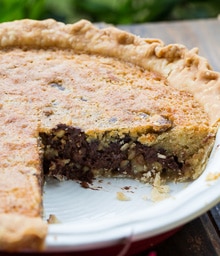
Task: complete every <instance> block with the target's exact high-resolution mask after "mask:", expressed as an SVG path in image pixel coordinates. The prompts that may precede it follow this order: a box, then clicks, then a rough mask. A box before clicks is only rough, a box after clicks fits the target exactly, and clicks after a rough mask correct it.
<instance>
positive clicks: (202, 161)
mask: <svg viewBox="0 0 220 256" xmlns="http://www.w3.org/2000/svg"><path fill="white" fill-rule="evenodd" d="M0 67H1V68H0V90H1V91H0V93H1V96H0V97H1V101H0V124H1V128H0V145H1V148H0V248H1V250H11V251H15V250H25V249H33V250H40V249H42V248H43V246H44V241H45V237H46V235H47V228H48V224H47V223H45V222H44V221H43V220H42V218H41V216H42V212H43V209H42V186H43V180H44V175H49V176H53V177H55V178H57V179H59V180H65V179H74V180H80V181H82V182H87V183H89V182H92V180H93V179H94V178H95V177H129V178H132V179H138V180H140V181H141V182H149V183H153V181H154V179H155V177H156V176H157V178H158V175H159V177H160V179H161V180H162V181H164V182H166V181H175V182H181V181H185V180H189V179H190V180H193V179H196V178H197V177H198V176H199V175H200V174H201V173H202V172H203V170H204V168H205V166H206V163H207V161H208V158H209V154H210V151H211V149H212V146H213V142H214V140H215V135H216V131H217V128H218V123H219V116H220V104H219V97H220V74H219V73H217V72H214V71H212V70H211V68H210V66H209V64H208V62H207V61H206V59H204V58H202V57H200V56H199V55H198V54H197V49H192V50H188V49H186V47H184V46H182V45H179V44H171V45H164V44H163V42H162V41H160V40H156V39H143V38H139V37H137V36H135V35H132V34H129V33H127V32H124V31H120V30H118V29H116V28H113V27H109V28H105V29H98V28H96V27H95V26H93V25H92V24H91V23H90V22H88V21H86V20H81V21H79V22H77V23H75V24H71V25H65V24H63V23H59V22H56V21H54V20H44V21H34V20H20V21H14V22H7V23H2V24H0Z"/></svg>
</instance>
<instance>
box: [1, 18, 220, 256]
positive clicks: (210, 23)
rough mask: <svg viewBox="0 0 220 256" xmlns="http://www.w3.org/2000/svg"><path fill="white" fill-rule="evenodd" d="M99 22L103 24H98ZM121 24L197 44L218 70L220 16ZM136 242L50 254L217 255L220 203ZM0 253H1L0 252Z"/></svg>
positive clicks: (144, 34) (168, 40) (134, 30)
mask: <svg viewBox="0 0 220 256" xmlns="http://www.w3.org/2000/svg"><path fill="white" fill-rule="evenodd" d="M100 26H105V25H103V24H101V25H100ZM120 28H122V29H124V30H127V31H130V32H132V33H134V34H137V35H140V36H142V37H154V38H160V39H162V40H163V41H164V42H165V43H166V44H169V43H180V44H184V45H186V46H187V47H188V48H189V49H191V48H194V47H198V48H199V52H200V55H202V56H204V57H206V58H207V59H208V60H209V63H210V64H211V66H212V67H213V69H214V70H216V71H220V20H217V19H207V20H196V21H181V22H170V23H169V22H164V23H148V24H141V25H131V26H120ZM219 196H220V190H219ZM139 246H140V245H136V248H135V247H133V252H134V253H132V251H131V250H130V251H128V253H127V254H118V253H119V252H120V251H121V249H122V248H123V246H122V247H121V248H120V247H118V248H115V249H113V250H111V249H107V250H105V251H101V252H92V251H90V252H87V253H75V252H72V253H71V252H68V253H59V254H58V253H56V254H49V255H57V256H58V255H62V256H64V255H65V256H67V255H68V256H72V255H79V256H80V255H88V256H98V255H103V256H106V255H111V256H117V255H118V256H119V255H120V256H122V255H123V256H125V255H135V256H175V255H177V256H203V255H204V256H218V255H220V204H219V205H216V206H215V207H214V208H213V209H211V210H210V211H209V212H207V213H205V214H204V215H202V216H201V217H199V218H197V219H195V220H192V221H191V222H189V223H187V224H186V225H185V226H183V227H182V228H181V229H179V230H178V231H177V232H175V234H174V235H171V236H170V237H169V238H167V239H165V240H164V241H162V242H160V243H159V244H157V245H154V246H153V244H152V247H151V248H148V249H146V248H145V246H144V242H143V243H142V244H141V246H140V247H139ZM135 251H136V252H135ZM0 255H4V254H3V253H0ZM31 255H36V254H31ZM41 255H42V254H41Z"/></svg>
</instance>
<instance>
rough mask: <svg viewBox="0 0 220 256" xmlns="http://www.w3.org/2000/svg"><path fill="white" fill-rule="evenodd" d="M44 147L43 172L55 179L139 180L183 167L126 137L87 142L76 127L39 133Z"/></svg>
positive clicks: (159, 150) (59, 126)
mask: <svg viewBox="0 0 220 256" xmlns="http://www.w3.org/2000/svg"><path fill="white" fill-rule="evenodd" d="M40 137H41V139H42V143H43V145H44V159H43V166H44V172H45V173H46V174H48V175H51V176H55V177H65V178H67V179H77V180H80V181H86V182H92V179H93V178H94V172H97V171H98V172H99V173H100V174H101V175H102V176H109V175H111V176H123V175H126V176H127V177H135V178H141V176H142V175H143V173H147V172H149V171H150V172H151V173H155V171H156V172H158V171H159V172H160V173H161V176H163V175H167V173H169V175H170V174H172V175H176V173H177V172H180V171H181V169H182V166H183V164H182V163H180V162H179V161H178V158H177V157H176V156H173V155H169V154H168V153H167V152H166V150H164V149H156V148H154V147H149V146H145V145H143V144H141V143H139V142H138V141H133V140H132V139H131V138H130V137H129V135H125V137H124V138H118V139H117V138H116V139H115V140H114V141H113V142H110V143H108V144H107V145H105V144H103V142H102V141H99V140H97V139H94V140H91V141H88V140H87V135H86V134H85V133H84V132H83V131H81V130H80V129H78V128H74V127H69V126H66V125H63V124H60V125H58V126H57V128H54V129H53V130H52V131H51V132H50V133H40Z"/></svg>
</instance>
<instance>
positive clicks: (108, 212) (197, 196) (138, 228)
mask: <svg viewBox="0 0 220 256" xmlns="http://www.w3.org/2000/svg"><path fill="white" fill-rule="evenodd" d="M219 144H220V132H218V135H217V138H216V143H215V145H214V148H213V151H212V154H211V157H210V160H209V163H208V165H207V167H206V169H205V171H204V173H203V174H202V175H201V176H200V177H199V178H198V179H197V180H196V181H194V182H190V183H178V184H169V185H170V188H171V191H170V196H169V197H168V198H167V199H164V200H162V201H160V202H157V203H155V202H152V200H151V199H150V198H151V196H150V194H151V191H152V187H151V186H150V185H147V184H142V183H140V182H137V181H134V180H130V179H103V180H101V179H100V180H96V181H94V183H93V185H91V186H90V188H88V189H85V188H82V187H81V186H80V184H79V183H77V182H74V181H65V182H56V181H50V182H47V184H46V185H45V188H44V189H45V191H44V209H45V219H48V217H49V215H50V214H54V215H55V216H56V217H57V219H58V220H59V221H60V222H61V223H59V224H51V225H50V226H49V234H48V236H47V239H46V250H48V251H69V250H71V251H79V250H91V249H98V248H103V247H106V246H111V245H115V244H118V243H120V242H121V241H122V240H123V239H125V240H126V239H127V240H128V241H132V242H135V241H139V240H142V239H147V238H150V237H152V236H155V235H159V234H162V233H164V232H167V231H169V230H172V229H174V228H177V227H179V226H181V225H183V224H185V223H187V222H188V221H190V220H192V219H194V218H196V217H198V216H200V215H201V214H203V213H205V212H206V211H207V210H209V209H210V208H211V207H213V206H214V205H216V204H217V203H218V202H220V190H219V187H220V178H216V179H213V180H209V181H208V180H207V175H209V174H213V173H214V174H216V175H217V176H218V177H220V146H219ZM117 192H122V193H123V194H124V195H125V196H126V197H129V199H130V200H128V201H120V200H118V199H117V197H116V195H117Z"/></svg>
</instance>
